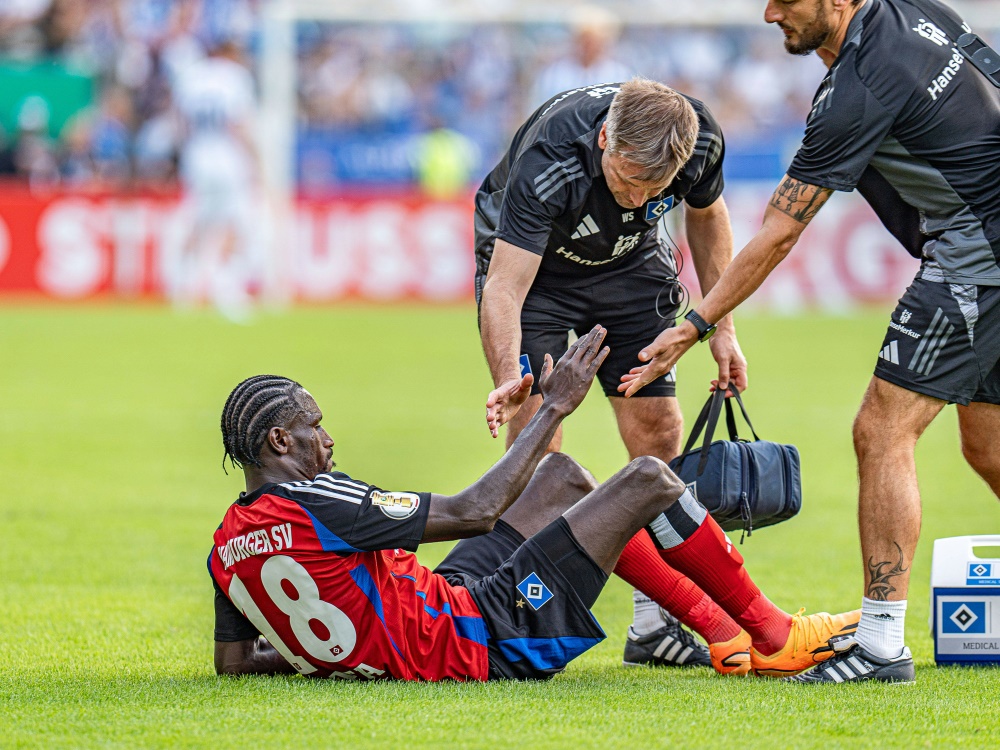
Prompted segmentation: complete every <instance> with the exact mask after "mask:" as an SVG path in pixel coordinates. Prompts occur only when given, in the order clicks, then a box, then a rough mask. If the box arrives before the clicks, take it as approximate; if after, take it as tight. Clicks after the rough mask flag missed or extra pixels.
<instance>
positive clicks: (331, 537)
mask: <svg viewBox="0 0 1000 750" xmlns="http://www.w3.org/2000/svg"><path fill="white" fill-rule="evenodd" d="M299 507H300V508H302V510H304V511H305V512H306V515H307V516H309V520H310V521H312V525H313V529H314V530H315V531H316V536H317V537H319V543H320V544H321V545H323V551H324V552H338V553H340V554H351V553H353V552H360V551H361V550H359V549H356V548H354V547H352V546H351V545H349V544H348V543H347V542H345V541H344V540H343V539H341V538H340V537H339V536H337V535H336V534H334V533H333V532H332V531H330V530H329V529H328V528H326V526H324V525H323V523H322V522H321V521H320V520H319V519H318V518H316V516H314V515H313V514H312V513H310V512H309V509H308V508H306V507H305V506H304V505H301V504H300V505H299Z"/></svg>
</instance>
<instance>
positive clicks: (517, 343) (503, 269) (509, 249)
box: [479, 240, 542, 437]
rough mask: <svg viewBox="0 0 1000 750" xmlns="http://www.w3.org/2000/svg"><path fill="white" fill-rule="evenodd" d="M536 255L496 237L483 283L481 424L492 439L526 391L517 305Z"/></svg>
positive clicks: (527, 285)
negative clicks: (486, 370) (485, 370)
mask: <svg viewBox="0 0 1000 750" xmlns="http://www.w3.org/2000/svg"><path fill="white" fill-rule="evenodd" d="M541 262H542V256H540V255H536V254H535V253H530V252H528V251H527V250H523V249H521V248H519V247H516V246H515V245H511V244H510V243H509V242H504V241H503V240H497V241H496V246H495V247H494V249H493V257H492V258H491V259H490V270H489V273H487V275H486V284H485V285H484V286H483V298H482V301H481V303H480V311H479V317H480V321H479V327H480V335H481V336H482V340H483V352H485V354H486V361H487V363H488V364H489V366H490V374H491V375H492V376H493V385H494V386H495V388H494V390H492V391H491V392H490V395H489V396H488V397H487V399H486V426H487V427H488V428H489V431H490V434H491V435H492V436H493V437H497V436H498V435H499V434H500V426H501V425H504V424H506V423H507V422H509V421H510V420H511V419H512V418H513V417H514V415H515V414H517V411H518V409H520V408H521V404H523V403H524V402H525V401H527V399H528V396H530V395H531V385H532V383H533V382H534V380H533V378H532V377H531V375H525V376H524V377H522V376H521V368H520V365H519V364H518V360H519V355H520V349H521V306H522V305H523V304H524V298H525V297H526V296H527V295H528V290H529V289H530V288H531V284H532V282H533V281H534V280H535V275H536V274H537V273H538V267H539V265H541Z"/></svg>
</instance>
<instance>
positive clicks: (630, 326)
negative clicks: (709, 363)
mask: <svg viewBox="0 0 1000 750" xmlns="http://www.w3.org/2000/svg"><path fill="white" fill-rule="evenodd" d="M482 283H483V278H482V276H481V275H480V276H479V277H477V279H476V289H477V290H481V289H482ZM674 289H676V280H675V279H674V275H673V270H672V269H671V267H670V266H669V265H668V264H667V262H666V261H665V260H664V259H663V258H662V257H661V256H660V254H659V253H658V252H657V253H656V254H654V255H653V256H652V257H651V258H649V259H648V260H647V261H646V262H645V263H643V264H642V265H641V266H639V267H638V268H635V269H632V270H628V271H623V272H622V273H619V274H613V275H611V276H607V277H604V278H601V279H598V280H595V281H593V282H590V283H583V282H580V281H578V280H573V281H568V282H566V284H558V283H555V282H552V281H550V280H548V279H536V281H535V283H534V284H533V285H532V287H531V289H530V290H529V291H528V295H527V297H526V298H525V300H524V305H523V306H522V308H521V355H522V356H521V363H522V372H525V370H524V356H525V355H527V358H528V364H529V366H530V368H531V372H533V373H534V374H535V384H534V385H533V386H532V388H531V392H532V394H537V393H539V392H540V391H539V388H538V374H539V373H540V372H541V371H542V364H543V363H544V361H545V355H546V354H551V355H552V359H553V360H558V359H559V357H561V356H562V355H563V354H564V353H565V352H566V350H567V349H568V348H569V332H570V331H575V332H576V333H577V335H580V336H582V335H583V334H585V333H587V332H588V331H589V330H590V329H591V328H593V327H594V326H595V325H598V324H600V325H602V326H604V327H605V328H606V329H608V335H607V337H606V338H605V339H604V343H605V345H606V346H609V347H611V353H610V354H609V355H608V358H607V359H606V360H605V361H604V364H603V365H601V369H600V370H598V372H597V379H598V380H599V381H600V382H601V387H602V388H603V389H604V394H605V395H606V396H621V395H622V394H620V393H619V392H618V386H619V385H620V384H621V376H622V375H624V374H625V373H627V372H628V371H629V370H631V369H632V368H633V367H638V366H639V365H641V364H642V362H640V361H639V352H640V351H642V348H643V347H644V346H646V345H647V344H650V343H652V341H653V339H655V338H656V337H657V336H659V335H660V333H662V332H663V331H665V330H667V329H668V328H672V327H673V326H674V322H675V321H674V316H675V315H676V314H677V304H676V302H673V303H672V301H671V300H672V299H673V295H672V294H671V291H672V290H674ZM476 297H477V301H478V300H481V294H477V295H476ZM657 306H659V314H657ZM661 316H662V317H661ZM675 393H676V372H675V370H673V369H672V370H671V371H670V372H668V373H667V374H665V375H663V376H661V377H659V378H657V379H656V380H654V381H653V382H652V383H650V384H649V385H647V386H646V387H645V388H643V389H641V390H640V391H639V392H638V393H636V394H635V395H636V397H649V396H673V395H675Z"/></svg>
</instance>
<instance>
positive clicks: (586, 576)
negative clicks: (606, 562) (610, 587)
mask: <svg viewBox="0 0 1000 750" xmlns="http://www.w3.org/2000/svg"><path fill="white" fill-rule="evenodd" d="M434 572H435V573H438V574H440V575H442V576H444V578H445V579H446V580H447V581H448V583H450V584H451V585H453V586H464V587H465V588H467V589H468V590H469V593H470V594H472V598H473V600H475V602H476V606H477V607H479V611H480V613H481V614H482V616H483V622H485V623H486V629H487V630H488V631H489V635H490V637H489V642H488V643H487V650H488V653H489V662H490V672H489V678H490V679H491V680H496V679H507V680H544V679H548V678H550V677H552V676H553V675H556V674H558V673H559V672H562V671H563V670H564V669H565V668H566V665H567V664H568V663H569V662H570V661H571V660H572V659H574V658H576V657H577V656H579V655H580V654H582V653H583V652H584V651H586V650H587V649H589V648H590V647H591V646H594V645H595V644H597V643H600V642H601V641H602V640H604V638H605V635H604V631H603V630H602V629H601V626H600V625H599V624H598V623H597V620H595V619H594V616H593V615H592V614H591V613H590V608H591V607H592V606H593V605H594V602H595V601H596V600H597V596H598V595H599V594H600V592H601V589H602V588H603V587H604V584H605V583H606V582H607V580H608V577H607V575H606V574H605V573H604V571H603V570H601V568H600V567H599V566H598V565H597V563H595V562H594V561H593V560H592V559H591V557H590V556H589V555H588V554H587V553H586V552H585V551H584V550H583V548H582V547H581V546H580V545H579V543H578V542H577V541H576V539H575V538H574V537H573V533H572V531H570V528H569V525H568V524H567V523H566V521H565V520H564V519H563V518H559V519H557V520H556V521H554V522H552V523H551V524H549V525H548V526H546V527H545V528H544V529H542V530H541V531H540V532H538V533H537V534H535V535H534V536H533V537H531V539H528V540H525V539H524V537H523V536H521V535H520V534H519V533H518V532H517V531H516V530H515V529H514V528H513V527H512V526H510V525H508V524H506V523H504V522H503V521H497V524H496V526H495V527H494V529H493V531H491V532H490V533H489V534H484V535H483V536H478V537H473V538H472V539H464V540H462V541H461V542H459V543H458V544H457V545H455V548H454V549H453V550H452V551H451V552H450V553H449V554H448V556H447V557H446V558H445V559H444V561H443V562H442V563H441V564H440V565H439V566H438V567H437V568H435V570H434ZM571 581H573V582H574V583H571Z"/></svg>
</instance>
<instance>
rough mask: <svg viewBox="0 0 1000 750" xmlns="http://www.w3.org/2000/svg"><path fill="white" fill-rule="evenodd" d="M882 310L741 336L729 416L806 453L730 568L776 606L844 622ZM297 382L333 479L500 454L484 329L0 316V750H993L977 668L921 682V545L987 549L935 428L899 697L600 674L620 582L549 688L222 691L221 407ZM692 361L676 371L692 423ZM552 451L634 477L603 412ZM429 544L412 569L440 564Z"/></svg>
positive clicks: (362, 312)
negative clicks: (265, 380) (311, 405)
mask: <svg viewBox="0 0 1000 750" xmlns="http://www.w3.org/2000/svg"><path fill="white" fill-rule="evenodd" d="M885 319H886V315H885V313H884V312H881V313H873V314H869V315H863V316H856V317H849V318H830V317H820V316H806V317H801V318H796V319H788V318H769V317H744V318H743V319H742V320H741V321H740V323H739V325H740V335H741V341H742V343H743V347H744V350H745V352H746V354H747V357H748V359H749V360H750V379H751V387H750V390H749V392H748V393H747V405H748V408H749V410H750V414H751V416H752V417H753V418H754V422H755V426H756V427H757V431H758V433H759V434H761V435H762V436H763V437H766V438H769V439H774V440H781V441H785V442H791V443H795V444H797V445H798V446H799V449H800V450H801V452H802V463H803V481H804V506H803V510H802V513H801V514H800V515H799V517H797V518H795V519H793V520H792V521H789V522H787V523H785V524H782V525H781V526H778V527H774V528H769V529H764V530H762V531H760V532H759V533H756V534H754V535H753V537H752V538H751V539H749V540H748V541H747V542H746V544H744V545H743V547H742V551H743V554H744V556H745V557H746V558H747V564H748V567H749V569H750V571H751V573H752V574H753V576H754V578H755V579H756V581H757V582H758V583H759V584H760V585H761V587H762V588H763V589H764V591H765V592H766V593H767V594H768V595H769V596H770V597H771V598H772V599H773V600H774V601H776V602H777V603H778V604H779V605H781V606H783V607H784V608H786V609H788V610H792V611H794V610H795V609H797V608H798V607H800V606H805V607H807V608H808V609H809V610H811V611H816V610H821V609H826V610H829V611H840V610H844V609H850V608H853V607H856V606H858V604H859V603H860V596H861V565H860V556H859V551H858V541H857V531H856V524H855V510H856V479H855V468H854V461H853V454H852V449H851V439H850V425H851V420H852V418H853V415H854V412H855V410H856V408H857V404H858V403H859V401H860V398H861V394H862V392H863V390H864V387H865V385H866V383H867V381H868V379H869V377H870V374H871V370H872V367H873V364H874V361H875V356H876V354H877V351H878V347H879V344H880V342H881V337H882V333H883V331H884V325H885ZM265 371H268V372H275V373H279V374H285V375H288V376H290V377H293V378H295V379H297V380H299V381H300V382H302V383H303V384H304V385H305V386H306V387H307V388H309V389H310V390H311V391H312V393H313V394H314V395H315V396H316V398H317V400H318V401H319V403H320V405H321V406H322V407H323V408H324V410H325V414H326V420H325V424H326V426H327V428H328V429H329V430H330V432H331V434H332V435H333V437H334V439H335V440H336V441H337V445H336V447H335V449H334V451H335V452H334V457H335V460H336V461H337V462H338V464H339V466H340V468H342V469H343V470H345V471H347V472H348V473H350V474H352V475H354V476H356V477H358V478H361V479H364V480H367V481H370V482H373V483H376V484H379V485H381V486H383V487H390V488H395V489H414V490H432V491H438V492H451V491H455V490H457V489H459V488H461V487H463V486H465V485H466V484H468V483H469V482H471V481H472V480H473V479H475V478H476V477H477V476H478V475H479V474H480V473H481V472H482V471H484V470H485V469H486V468H487V467H488V466H489V465H490V463H492V461H494V460H495V459H496V458H497V457H498V456H499V455H500V451H501V445H500V443H499V441H493V440H491V439H490V438H489V436H488V433H487V431H486V427H485V419H484V407H483V404H484V402H485V398H486V394H487V392H488V390H489V382H488V377H487V373H486V367H485V365H484V363H483V360H482V355H481V353H480V350H479V344H478V336H477V332H476V328H475V313H474V310H473V309H472V308H471V307H464V306H463V307H459V308H445V309H440V308H428V307H415V308H402V307H393V308H374V307H364V308H336V309H308V310H298V311H295V312H292V313H288V314H283V315H275V316H264V317H262V318H261V319H260V320H259V321H258V322H257V323H256V324H254V325H253V326H250V327H246V328H237V327H232V326H229V325H226V324H225V323H223V322H222V321H220V320H218V319H216V318H215V317H214V316H213V315H211V314H209V313H205V314H190V315H186V316H176V315H174V314H172V313H171V312H170V311H168V310H165V309H159V308H147V307H136V308H133V307H100V306H92V307H82V308H69V307H65V308H58V307H57V308H50V307H30V306H25V307H11V306H9V307H5V308H0V394H2V398H3V402H2V406H0V434H2V435H3V442H2V449H0V476H2V477H3V481H4V485H5V486H4V492H3V494H2V496H0V525H2V529H3V532H2V536H0V574H2V575H0V605H2V606H0V746H3V747H35V746H45V747H48V746H72V747H82V746H86V747H92V746H102V747H133V746H152V747H156V746H183V747H206V748H208V747H219V746H227V747H228V746H239V745H247V744H249V745H251V746H259V747H281V746H298V747H306V746H355V747H356V746H372V745H376V744H378V745H387V744H390V743H392V744H395V745H405V746H407V747H441V746H455V747H488V746H493V747H506V746H512V745H515V744H518V745H524V746H530V747H542V748H546V747H553V748H555V747H568V746H574V747H600V748H611V747H632V748H634V747H646V746H652V747H708V746H722V744H723V743H733V744H734V745H737V746H752V747H756V746H764V745H768V746H772V747H785V746H791V745H793V744H794V745H796V746H799V747H824V748H827V747H847V746H850V747H852V748H855V747H859V746H861V747H913V746H928V747H934V746H943V745H961V746H965V747H991V746H992V747H995V746H996V745H997V744H998V742H1000V717H998V714H997V712H996V695H997V691H998V687H1000V671H998V670H996V669H958V668H949V669H938V668H936V667H935V666H934V665H933V650H932V644H931V640H930V637H929V635H928V627H927V615H928V581H929V575H930V549H931V543H932V540H933V539H934V538H935V537H940V536H951V535H958V534H969V533H980V532H983V533H986V532H991V531H992V532H997V531H1000V507H998V505H997V502H996V501H995V500H994V499H993V497H992V495H991V494H990V493H989V491H988V490H987V488H986V487H985V485H984V484H982V483H981V482H980V481H979V479H978V478H977V477H975V476H974V474H973V473H972V471H971V470H970V469H969V468H968V467H967V466H966V465H965V464H964V462H963V461H962V458H961V456H960V453H959V449H958V439H957V427H956V422H955V415H954V410H953V409H948V410H946V411H945V413H944V414H943V415H942V416H941V417H940V418H939V419H938V420H937V422H936V423H935V424H934V425H933V426H932V427H931V429H930V430H929V431H928V434H927V435H926V436H925V438H924V439H923V441H922V442H921V445H920V448H919V452H918V461H919V466H920V480H921V487H922V490H923V494H924V517H925V523H924V540H923V542H922V545H921V550H920V554H919V556H918V558H917V560H916V561H915V562H914V565H913V584H912V587H911V593H910V604H909V618H908V635H907V639H908V643H909V645H910V647H911V648H912V649H913V652H914V656H915V658H916V660H917V675H918V684H917V685H916V686H914V687H891V686H881V685H860V686H851V687H847V688H836V687H833V688H815V687H811V688H810V687H805V686H795V685H782V684H777V683H769V682H765V681H762V680H735V679H729V680H727V679H723V678H719V677H716V676H714V675H713V674H712V673H710V672H709V671H708V670H703V669H698V670H625V669H623V668H621V667H620V666H619V664H620V659H621V649H622V645H623V638H624V632H625V628H626V627H627V625H628V623H629V622H630V618H631V597H630V591H629V590H628V589H627V587H626V586H625V585H624V584H622V583H621V582H619V581H612V583H611V584H610V585H609V587H608V589H607V590H606V591H605V593H604V595H603V596H602V597H601V599H600V601H599V602H598V604H597V607H596V614H597V616H598V619H599V620H600V621H601V622H602V624H603V625H604V627H605V630H606V631H607V633H608V636H609V637H608V640H607V641H605V642H604V643H602V644H601V645H599V646H598V647H596V648H594V649H593V650H592V651H590V652H588V653H587V654H585V655H584V656H583V657H582V658H580V659H579V660H578V661H576V662H574V663H573V664H572V665H571V666H570V668H569V669H568V670H567V672H566V673H565V674H564V675H561V676H559V677H557V678H556V679H555V680H553V681H552V682H549V683H544V684H505V683H495V684H485V685H456V684H443V685H426V684H402V683H380V684H365V685H356V684H343V683H337V682H319V681H310V680H306V679H302V678H298V677H295V678H249V679H221V678H218V677H216V676H215V675H214V673H213V671H212V665H211V661H212V605H211V601H212V591H211V586H210V583H209V580H208V577H207V574H206V572H205V558H206V556H207V554H208V552H209V548H210V545H211V536H212V531H213V530H214V529H215V527H216V525H217V524H218V522H219V520H220V519H221V517H222V514H223V512H224V510H225V508H226V507H227V505H228V504H229V503H230V502H231V501H232V499H233V498H234V497H235V495H236V493H237V492H238V491H239V489H240V488H241V483H240V477H239V475H238V473H237V474H233V473H230V475H229V476H226V475H225V474H224V473H223V472H222V469H221V467H220V463H221V459H222V448H221V445H220V440H219V432H218V420H219V413H220V411H221V409H222V404H223V401H224V399H225V397H226V395H227V394H228V393H229V390H230V389H231V388H232V387H233V386H234V385H235V384H236V383H237V382H238V381H239V380H240V379H242V378H243V377H245V376H247V375H250V374H254V373H258V372H265ZM710 373H711V366H710V358H709V356H708V353H707V351H705V350H704V348H701V350H700V351H696V352H695V353H693V354H692V355H690V356H689V357H688V359H687V360H686V361H685V362H683V363H682V365H681V373H680V377H681V384H680V395H681V400H682V405H683V406H684V410H685V413H686V414H688V415H689V416H691V415H693V413H694V412H695V411H696V409H697V408H698V407H699V406H700V404H701V402H702V400H703V398H704V397H705V395H706V384H707V380H708V376H709V375H710ZM564 448H565V450H566V451H567V452H569V453H571V454H573V455H574V456H575V457H577V458H578V459H579V460H580V461H581V462H582V463H583V464H584V465H586V466H588V467H589V468H590V469H591V470H592V471H593V472H594V473H595V474H596V475H597V476H598V477H599V478H606V477H607V476H609V475H610V474H612V473H613V472H614V471H615V470H617V469H618V468H620V467H621V466H622V465H623V464H624V463H625V460H626V456H625V453H624V449H623V448H622V447H621V444H620V442H619V439H618V436H617V431H616V429H615V426H614V422H613V419H612V415H611V410H610V408H609V407H608V405H607V403H606V402H605V399H603V397H602V396H601V395H600V394H599V392H597V391H595V392H594V393H592V394H591V395H590V397H589V398H588V399H587V401H586V402H585V404H584V405H583V407H582V408H581V409H580V411H579V412H577V413H576V414H574V415H573V416H572V417H571V418H570V419H569V420H568V421H567V423H566V440H565V445H564ZM445 550H446V547H443V546H441V545H431V546H428V547H426V548H423V549H422V551H421V558H422V559H423V561H424V562H425V564H433V563H435V562H436V561H437V560H439V559H440V558H441V556H442V555H443V554H444V552H445Z"/></svg>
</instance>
